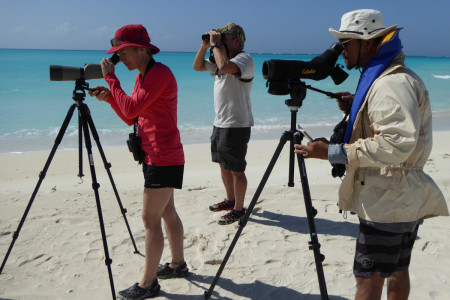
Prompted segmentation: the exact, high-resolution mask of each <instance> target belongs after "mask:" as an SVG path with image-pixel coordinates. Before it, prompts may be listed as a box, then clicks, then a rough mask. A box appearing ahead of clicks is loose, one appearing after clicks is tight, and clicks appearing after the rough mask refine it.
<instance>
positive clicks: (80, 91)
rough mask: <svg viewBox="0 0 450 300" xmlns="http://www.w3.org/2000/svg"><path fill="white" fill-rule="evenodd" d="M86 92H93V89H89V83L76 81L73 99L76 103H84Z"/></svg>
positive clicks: (81, 80) (82, 80) (80, 80)
mask: <svg viewBox="0 0 450 300" xmlns="http://www.w3.org/2000/svg"><path fill="white" fill-rule="evenodd" d="M86 90H88V91H92V90H93V89H91V88H89V83H87V82H86V81H85V80H84V79H77V80H76V81H75V88H74V90H73V93H72V99H73V100H74V101H75V102H83V101H84V99H85V98H86Z"/></svg>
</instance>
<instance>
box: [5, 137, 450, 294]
mask: <svg viewBox="0 0 450 300" xmlns="http://www.w3.org/2000/svg"><path fill="white" fill-rule="evenodd" d="M449 137H450V132H449V131H437V132H435V135H434V140H435V142H434V148H433V152H432V155H431V157H430V160H429V162H428V164H427V166H426V171H427V173H428V174H429V175H430V176H431V177H433V179H434V180H435V181H436V182H437V184H438V186H439V187H440V188H441V189H442V191H443V193H444V195H445V198H446V199H447V203H448V201H449V199H450V172H449V169H450V139H449ZM277 145H278V139H276V140H256V139H255V140H252V141H251V142H250V145H249V153H248V167H247V172H246V173H247V178H248V183H249V188H248V192H247V197H246V202H245V206H248V205H249V204H250V202H251V200H252V198H253V195H254V192H255V190H256V189H257V187H258V184H259V183H260V180H261V178H262V176H263V173H264V172H265V170H266V167H267V166H268V164H269V161H270V158H271V157H272V155H273V153H274V151H275V148H276V146H277ZM287 149H288V147H287V145H286V146H285V148H284V149H283V152H282V155H281V156H280V158H279V159H278V162H277V164H276V165H275V168H274V170H273V172H272V174H271V176H270V177H269V180H268V182H267V184H266V186H265V188H264V190H263V191H262V194H261V196H260V197H259V200H258V202H257V204H256V206H255V209H254V210H253V214H252V215H251V217H250V219H249V223H248V224H247V226H246V227H245V228H244V229H243V231H242V234H241V236H240V238H239V240H238V242H237V244H236V247H235V248H234V251H233V253H232V255H231V257H230V259H229V261H228V263H227V264H226V266H225V269H224V271H223V273H222V275H221V278H220V280H219V281H218V283H217V285H216V287H215V289H214V293H213V296H212V298H213V299H219V298H220V299H258V300H259V299H319V298H320V290H319V285H318V280H317V274H316V266H315V263H314V257H313V252H312V251H310V250H309V249H308V242H309V241H310V238H309V230H308V226H307V218H306V212H305V206H304V201H303V194H302V188H301V184H300V181H299V172H298V167H297V164H296V166H295V187H293V188H291V187H288V186H287V181H288V165H289V160H288V151H287ZM105 152H106V156H107V159H108V161H109V162H111V164H112V168H111V172H112V175H113V178H114V180H115V183H116V186H117V189H118V192H119V195H120V198H121V201H122V204H123V206H124V207H125V208H126V209H127V210H128V213H127V214H126V216H127V219H128V222H129V223H130V227H131V229H132V232H133V236H134V239H135V241H136V244H137V247H138V249H139V250H140V251H141V252H144V249H143V247H144V230H143V225H142V221H141V206H142V190H143V179H142V174H141V171H140V166H137V165H136V163H135V162H134V161H133V160H132V158H131V154H130V153H129V152H128V149H126V148H125V147H121V148H107V149H105ZM185 153H186V160H187V163H186V168H185V176H184V188H183V190H181V191H176V194H175V202H176V206H177V209H178V212H179V214H180V217H181V219H182V221H183V224H184V231H185V242H184V246H185V256H186V261H187V263H188V266H189V268H190V271H191V274H190V276H189V277H188V278H186V279H172V280H161V281H160V284H161V290H162V292H161V296H160V297H159V299H203V293H204V292H205V290H208V289H209V287H210V284H211V282H212V280H213V278H214V277H215V275H216V272H217V271H218V268H219V265H220V263H221V261H222V259H223V258H224V256H225V253H226V251H227V250H228V248H229V246H230V244H231V241H232V239H233V237H234V236H235V234H236V231H237V229H238V225H234V224H233V225H229V226H220V225H218V224H216V221H217V219H218V218H219V217H220V216H221V215H222V214H223V213H211V212H210V211H209V210H208V206H209V205H210V204H212V203H215V202H217V201H220V200H221V199H222V198H223V197H224V191H223V186H222V182H221V179H220V175H219V168H218V166H217V165H215V164H213V163H211V162H210V154H209V145H208V144H192V145H185ZM48 155H49V152H35V153H25V154H3V155H0V165H1V175H0V259H1V260H2V261H3V258H4V256H5V254H6V251H7V249H8V247H9V245H10V244H11V241H12V234H13V232H14V231H16V229H17V227H18V225H19V222H20V219H21V218H22V215H23V213H24V211H25V208H26V207H27V204H28V203H29V200H30V197H31V195H32V193H33V190H34V188H35V186H36V183H37V182H38V179H39V172H40V171H41V170H43V168H44V164H45V162H46V160H47V158H48ZM83 155H84V157H83V159H84V170H83V171H84V174H85V177H84V179H83V182H82V183H80V182H81V181H80V179H79V178H78V177H77V174H78V152H77V151H69V150H66V151H64V150H58V151H57V152H56V155H55V157H54V159H53V162H52V164H51V166H50V168H49V170H48V173H47V176H46V177H45V179H44V180H43V182H42V185H41V187H40V189H39V193H38V194H37V196H36V198H35V201H34V203H33V205H32V207H31V210H30V212H29V214H28V217H27V218H26V221H25V223H24V226H23V227H22V230H21V232H20V236H19V237H18V239H17V241H16V243H15V245H14V247H13V249H12V252H11V254H10V256H9V258H8V261H7V263H6V266H5V268H4V270H3V272H2V274H1V275H0V299H111V298H112V296H111V289H110V283H109V276H108V272H107V267H106V266H105V262H104V259H105V254H104V249H103V244H102V237H101V234H100V228H99V221H98V215H97V208H96V201H95V197H94V192H93V189H92V187H91V183H92V180H91V176H90V171H89V167H88V165H87V158H86V155H85V153H83ZM94 159H95V170H96V173H97V177H98V181H99V183H100V185H101V186H100V190H99V193H100V201H101V206H102V212H103V218H104V224H105V230H106V234H107V243H108V251H109V256H110V257H111V259H112V260H113V263H112V265H111V269H112V274H113V278H114V284H115V289H116V292H118V291H119V290H122V289H124V288H127V287H128V286H130V285H131V284H133V283H134V282H137V281H139V279H140V277H141V274H142V271H143V263H144V259H143V257H141V256H140V255H137V254H133V251H134V248H133V244H132V243H131V241H130V237H129V234H128V232H127V229H126V226H125V223H124V220H123V217H122V214H121V212H120V209H119V205H118V203H117V200H116V197H115V196H114V193H113V189H112V187H111V183H110V181H109V179H108V176H107V173H106V171H105V169H104V167H103V163H102V161H101V159H100V156H99V155H98V151H97V149H96V148H95V149H94ZM306 168H307V173H308V180H309V186H310V189H311V196H312V199H313V205H314V207H315V208H316V209H317V210H318V215H317V217H316V218H315V222H316V227H317V232H318V236H319V242H320V243H321V245H322V247H321V252H322V253H323V254H324V255H325V257H326V259H325V261H324V263H323V269H324V272H325V280H326V285H327V289H328V294H329V296H330V298H331V299H351V298H353V297H354V294H355V280H354V277H353V274H352V264H353V254H354V248H355V236H356V233H357V231H358V225H357V224H358V221H357V218H356V217H355V216H349V217H348V219H347V220H345V219H343V217H342V215H341V214H339V213H338V211H337V208H336V201H337V189H338V187H339V184H340V180H339V179H335V178H333V177H332V176H331V174H330V171H331V168H330V165H329V164H328V162H326V161H317V160H307V161H306ZM449 228H450V218H446V217H439V218H433V219H430V220H426V222H425V224H424V226H422V227H421V228H420V230H419V235H418V239H417V241H416V244H415V246H414V250H413V256H412V263H411V267H410V273H411V285H412V288H411V296H410V299H420V300H422V299H448V297H449V296H448V295H450V234H449ZM168 259H170V253H169V250H168V247H167V244H166V247H165V249H164V253H163V260H162V263H163V262H166V261H167V260H168ZM383 298H385V291H384V295H383Z"/></svg>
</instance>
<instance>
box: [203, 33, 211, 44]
mask: <svg viewBox="0 0 450 300" xmlns="http://www.w3.org/2000/svg"><path fill="white" fill-rule="evenodd" d="M202 40H203V41H205V42H209V33H205V34H202Z"/></svg>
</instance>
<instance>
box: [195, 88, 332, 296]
mask: <svg viewBox="0 0 450 300" xmlns="http://www.w3.org/2000/svg"><path fill="white" fill-rule="evenodd" d="M297 95H302V92H300V93H299V94H297ZM303 95H304V96H306V92H305V93H303ZM291 96H292V94H291ZM304 96H301V97H304ZM292 98H296V97H292ZM301 100H303V98H301ZM301 100H298V99H288V100H286V105H287V106H288V107H289V108H290V111H291V128H290V130H289V131H285V132H284V133H283V134H282V136H281V139H280V142H279V143H278V147H277V149H276V150H275V153H274V154H273V156H272V159H271V160H270V163H269V165H268V167H267V169H266V172H265V173H264V175H263V178H262V179H261V182H260V183H259V185H258V188H257V189H256V192H255V194H254V195H253V198H252V201H251V202H250V205H249V206H248V208H247V211H246V213H245V215H244V216H243V217H242V218H241V219H240V220H239V228H238V230H237V232H236V235H235V236H234V238H233V241H232V242H231V245H230V247H229V248H228V251H227V253H226V255H225V257H224V259H223V260H222V263H221V265H220V267H219V270H218V271H217V274H216V277H214V279H213V282H212V283H211V286H210V288H209V290H208V291H205V294H204V296H205V299H209V298H210V297H211V295H212V292H213V289H214V287H215V285H216V284H217V281H218V280H219V278H220V275H221V274H222V271H223V269H224V268H225V265H226V263H227V261H228V259H229V257H230V255H231V252H232V251H233V249H234V246H235V245H236V243H237V241H238V239H239V237H240V235H241V232H242V230H243V229H244V227H245V225H247V221H248V218H249V217H250V214H251V213H252V211H253V208H254V207H255V204H256V202H257V201H258V198H259V196H260V195H261V192H262V190H263V189H264V186H265V184H266V182H267V180H268V178H269V176H270V173H271V172H272V169H273V167H274V166H275V163H276V161H277V159H278V157H279V156H280V153H281V151H282V149H283V147H284V145H285V144H286V142H287V141H290V148H289V149H290V152H289V181H288V186H290V187H293V186H294V163H295V161H294V156H295V153H294V143H295V144H300V143H301V142H302V139H303V134H302V133H301V132H298V131H297V130H296V129H295V125H296V121H297V111H298V108H299V107H300V106H301ZM297 160H298V165H299V171H300V178H301V182H302V189H303V198H304V201H305V209H306V215H307V218H308V227H309V233H310V237H311V241H310V242H308V244H309V249H310V250H312V251H313V252H314V260H315V263H316V270H317V277H318V280H319V287H320V295H321V299H322V300H326V299H328V294H327V288H326V283H325V276H324V273H323V267H322V261H323V260H324V259H325V256H324V255H323V254H321V253H320V243H319V240H318V237H317V232H316V226H315V222H314V216H315V215H316V214H317V210H316V209H315V208H314V207H313V206H312V203H311V195H310V191H309V185H308V178H307V175H306V167H305V162H304V159H303V156H301V155H300V154H297Z"/></svg>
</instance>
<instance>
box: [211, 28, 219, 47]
mask: <svg viewBox="0 0 450 300" xmlns="http://www.w3.org/2000/svg"><path fill="white" fill-rule="evenodd" d="M221 42H222V34H221V33H220V32H217V31H215V30H212V31H210V32H209V43H210V46H213V45H215V44H219V45H220V44H221Z"/></svg>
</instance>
